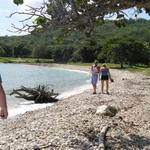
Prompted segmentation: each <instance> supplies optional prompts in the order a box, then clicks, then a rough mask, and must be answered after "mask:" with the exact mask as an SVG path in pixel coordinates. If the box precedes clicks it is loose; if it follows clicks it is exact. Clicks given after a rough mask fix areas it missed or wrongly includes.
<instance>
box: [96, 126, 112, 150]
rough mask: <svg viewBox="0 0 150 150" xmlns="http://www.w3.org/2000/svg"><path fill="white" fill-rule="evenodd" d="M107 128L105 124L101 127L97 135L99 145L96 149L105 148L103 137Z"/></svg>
mask: <svg viewBox="0 0 150 150" xmlns="http://www.w3.org/2000/svg"><path fill="white" fill-rule="evenodd" d="M108 129H109V126H105V127H103V128H102V130H101V133H100V134H99V135H98V139H99V146H98V147H97V148H96V150H105V138H106V134H107V131H108Z"/></svg>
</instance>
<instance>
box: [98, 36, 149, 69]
mask: <svg viewBox="0 0 150 150" xmlns="http://www.w3.org/2000/svg"><path fill="white" fill-rule="evenodd" d="M102 47H103V48H102V51H101V52H100V54H99V59H105V61H108V62H113V63H120V64H121V68H123V64H124V63H126V64H130V65H135V64H137V63H143V64H148V63H149V57H150V53H149V51H148V49H147V48H146V47H145V46H144V44H143V43H141V42H139V41H135V40H134V39H131V38H123V37H114V38H111V39H108V40H106V41H105V42H104V43H103V44H102Z"/></svg>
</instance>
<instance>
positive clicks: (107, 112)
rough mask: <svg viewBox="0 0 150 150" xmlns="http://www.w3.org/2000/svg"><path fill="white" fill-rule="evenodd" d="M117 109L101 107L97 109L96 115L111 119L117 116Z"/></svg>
mask: <svg viewBox="0 0 150 150" xmlns="http://www.w3.org/2000/svg"><path fill="white" fill-rule="evenodd" d="M117 112H118V109H117V108H115V107H113V106H107V105H102V106H99V107H97V111H96V114H98V115H104V116H110V117H113V116H115V115H116V114H117Z"/></svg>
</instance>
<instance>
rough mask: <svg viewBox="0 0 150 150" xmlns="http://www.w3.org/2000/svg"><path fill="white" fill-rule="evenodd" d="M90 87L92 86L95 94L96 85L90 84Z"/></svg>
mask: <svg viewBox="0 0 150 150" xmlns="http://www.w3.org/2000/svg"><path fill="white" fill-rule="evenodd" d="M92 85H93V90H94V92H93V94H96V84H92Z"/></svg>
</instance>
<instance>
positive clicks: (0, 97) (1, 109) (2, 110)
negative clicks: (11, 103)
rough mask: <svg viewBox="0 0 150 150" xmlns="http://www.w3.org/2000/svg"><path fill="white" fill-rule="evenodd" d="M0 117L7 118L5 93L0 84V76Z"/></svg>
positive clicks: (0, 82)
mask: <svg viewBox="0 0 150 150" xmlns="http://www.w3.org/2000/svg"><path fill="white" fill-rule="evenodd" d="M0 117H1V118H2V119H7V117H8V111H7V102H6V94H5V92H4V89H3V86H2V79H1V76H0Z"/></svg>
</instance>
